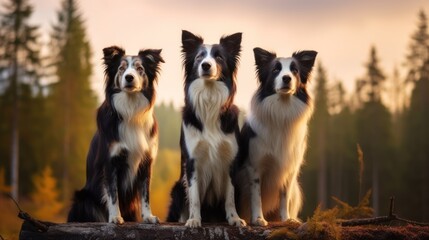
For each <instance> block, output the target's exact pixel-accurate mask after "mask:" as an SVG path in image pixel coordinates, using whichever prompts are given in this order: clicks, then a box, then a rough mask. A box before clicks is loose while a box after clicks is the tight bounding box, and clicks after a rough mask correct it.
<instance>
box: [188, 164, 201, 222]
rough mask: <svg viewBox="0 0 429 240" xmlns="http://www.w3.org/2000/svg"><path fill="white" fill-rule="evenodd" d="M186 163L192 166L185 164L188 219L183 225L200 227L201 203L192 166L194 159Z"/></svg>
mask: <svg viewBox="0 0 429 240" xmlns="http://www.w3.org/2000/svg"><path fill="white" fill-rule="evenodd" d="M188 164H191V165H192V167H190V166H187V167H188V169H190V170H187V175H188V189H189V190H188V191H189V192H188V201H189V219H188V221H186V224H185V226H187V227H191V228H195V227H201V203H200V192H199V189H198V174H197V173H198V171H196V170H195V168H194V167H193V165H194V160H193V159H191V160H190V161H189V162H188Z"/></svg>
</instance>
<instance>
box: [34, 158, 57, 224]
mask: <svg viewBox="0 0 429 240" xmlns="http://www.w3.org/2000/svg"><path fill="white" fill-rule="evenodd" d="M33 182H34V185H35V191H34V192H33V194H32V195H31V200H32V201H33V203H34V205H35V208H36V210H35V211H34V216H35V217H36V218H38V219H43V220H51V221H53V220H55V218H56V217H58V214H59V213H60V211H61V210H62V208H63V204H62V203H61V202H60V201H58V196H59V193H58V190H57V181H56V179H55V178H54V177H53V175H52V169H51V167H49V166H46V167H45V168H44V169H43V171H42V173H41V174H40V175H36V176H34V177H33Z"/></svg>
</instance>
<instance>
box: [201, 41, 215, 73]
mask: <svg viewBox="0 0 429 240" xmlns="http://www.w3.org/2000/svg"><path fill="white" fill-rule="evenodd" d="M212 48H213V45H209V44H204V45H203V47H202V51H205V53H206V54H205V55H204V58H203V59H202V60H201V62H200V63H199V66H198V75H199V76H200V77H203V74H204V73H206V72H204V71H203V68H202V64H203V63H208V64H210V66H211V67H210V77H208V78H216V77H217V76H216V75H217V64H216V59H215V58H214V56H212V55H211V51H212Z"/></svg>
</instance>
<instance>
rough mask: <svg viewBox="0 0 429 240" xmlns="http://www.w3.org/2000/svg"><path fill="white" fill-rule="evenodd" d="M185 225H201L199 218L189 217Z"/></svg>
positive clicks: (191, 226)
mask: <svg viewBox="0 0 429 240" xmlns="http://www.w3.org/2000/svg"><path fill="white" fill-rule="evenodd" d="M185 226H187V227H190V228H197V227H201V219H197V218H190V219H188V221H186V223H185Z"/></svg>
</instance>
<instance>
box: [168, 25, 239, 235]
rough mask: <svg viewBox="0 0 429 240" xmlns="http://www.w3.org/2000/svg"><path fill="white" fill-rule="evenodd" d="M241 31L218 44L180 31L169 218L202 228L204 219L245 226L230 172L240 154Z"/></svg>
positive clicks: (169, 219) (224, 38) (172, 220)
mask: <svg viewBox="0 0 429 240" xmlns="http://www.w3.org/2000/svg"><path fill="white" fill-rule="evenodd" d="M241 35H242V34H241V33H236V34H233V35H230V36H226V37H222V38H221V39H220V43H219V44H213V45H208V44H203V39H202V38H201V37H199V36H195V35H194V34H192V33H190V32H188V31H183V32H182V53H183V58H184V68H185V106H184V108H183V115H182V118H183V121H182V127H181V137H180V146H181V158H182V160H181V162H182V163H181V165H182V166H181V176H180V179H179V181H177V183H176V185H175V186H174V188H173V190H172V192H171V196H172V202H171V206H170V210H169V214H168V217H167V221H169V222H174V221H179V222H185V221H186V226H188V227H200V226H201V220H202V221H204V222H205V221H222V220H225V218H226V219H227V221H228V223H229V224H230V225H235V226H245V225H246V223H245V221H243V220H242V219H240V218H239V216H238V214H237V211H236V208H235V201H234V199H235V197H234V187H233V185H232V181H231V176H230V171H231V166H232V163H233V161H234V160H235V158H236V156H237V154H238V136H239V126H238V113H239V110H238V108H237V107H236V106H235V105H233V100H234V95H235V92H236V83H235V78H236V71H237V64H238V59H239V54H240V51H241Z"/></svg>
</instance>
